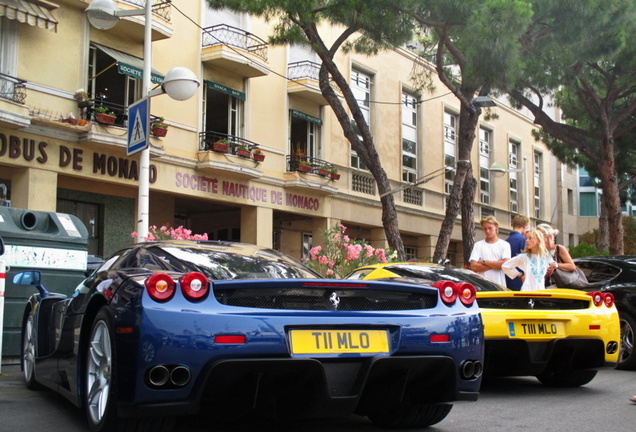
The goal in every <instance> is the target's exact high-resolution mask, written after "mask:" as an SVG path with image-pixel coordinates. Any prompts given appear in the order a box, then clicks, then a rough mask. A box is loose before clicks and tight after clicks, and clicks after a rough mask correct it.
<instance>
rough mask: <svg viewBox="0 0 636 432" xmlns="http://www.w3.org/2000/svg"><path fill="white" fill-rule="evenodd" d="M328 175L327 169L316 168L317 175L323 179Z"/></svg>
mask: <svg viewBox="0 0 636 432" xmlns="http://www.w3.org/2000/svg"><path fill="white" fill-rule="evenodd" d="M329 174H330V172H329V169H327V168H318V175H320V176H323V177H328V176H329Z"/></svg>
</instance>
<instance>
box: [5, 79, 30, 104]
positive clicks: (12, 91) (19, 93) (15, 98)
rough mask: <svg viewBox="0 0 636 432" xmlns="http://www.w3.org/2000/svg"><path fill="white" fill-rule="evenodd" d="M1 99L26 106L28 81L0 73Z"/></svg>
mask: <svg viewBox="0 0 636 432" xmlns="http://www.w3.org/2000/svg"><path fill="white" fill-rule="evenodd" d="M0 98H2V99H5V100H8V101H11V102H15V103H17V104H22V105H24V101H25V100H26V81H24V80H21V79H18V78H14V77H12V76H10V75H6V74H3V73H0Z"/></svg>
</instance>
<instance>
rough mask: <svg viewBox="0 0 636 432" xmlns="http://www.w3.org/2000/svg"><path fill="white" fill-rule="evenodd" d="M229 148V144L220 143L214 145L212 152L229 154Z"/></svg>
mask: <svg viewBox="0 0 636 432" xmlns="http://www.w3.org/2000/svg"><path fill="white" fill-rule="evenodd" d="M229 148H230V146H229V145H228V144H227V143H223V142H220V141H216V142H214V143H212V150H214V151H216V152H221V153H227V152H228V150H229Z"/></svg>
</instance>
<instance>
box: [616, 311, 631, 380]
mask: <svg viewBox="0 0 636 432" xmlns="http://www.w3.org/2000/svg"><path fill="white" fill-rule="evenodd" d="M619 316H620V322H621V351H620V354H619V355H618V364H617V365H616V369H626V370H632V369H636V350H634V344H635V343H636V342H635V341H634V334H635V333H636V321H635V320H634V318H632V317H631V316H630V315H627V314H626V313H619Z"/></svg>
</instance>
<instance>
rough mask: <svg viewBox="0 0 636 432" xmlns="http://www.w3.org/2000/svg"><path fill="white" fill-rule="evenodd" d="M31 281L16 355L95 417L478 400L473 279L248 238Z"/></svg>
mask: <svg viewBox="0 0 636 432" xmlns="http://www.w3.org/2000/svg"><path fill="white" fill-rule="evenodd" d="M14 283H16V284H19V285H26V286H31V287H36V288H37V291H38V292H37V293H35V294H33V295H32V296H31V297H30V299H29V300H28V303H27V305H26V308H25V310H24V324H23V336H22V341H23V342H22V368H23V371H24V378H25V381H26V385H27V386H28V387H29V388H36V387H41V386H45V387H48V388H50V389H53V390H54V391H56V392H59V393H60V394H62V395H63V396H65V397H66V398H67V399H69V400H70V401H71V402H72V403H73V404H75V405H77V406H78V407H83V408H84V409H85V411H86V413H87V418H88V422H89V424H90V426H91V428H92V429H93V430H95V431H114V430H126V431H128V430H130V431H137V430H157V431H159V430H160V431H166V430H170V429H171V428H172V425H174V424H175V419H176V418H177V417H178V416H183V415H196V414H201V413H207V414H222V415H221V416H220V417H222V418H224V419H231V418H241V417H242V416H245V415H248V414H249V415H255V416H258V415H267V416H272V415H275V416H280V417H284V416H288V417H292V416H296V417H298V416H303V417H326V416H334V415H350V414H354V413H355V414H358V415H363V416H368V417H369V418H370V419H371V420H372V421H373V422H374V423H375V424H377V425H380V426H384V427H390V428H413V427H425V426H427V425H432V424H435V423H437V422H439V421H441V420H442V419H444V418H445V417H446V415H447V414H448V413H449V411H450V410H451V407H452V403H453V402H454V401H458V400H470V401H474V400H477V397H478V394H479V386H480V383H481V372H482V370H483V368H482V361H483V350H484V342H483V328H482V321H481V315H480V313H479V309H478V307H477V305H476V303H475V302H474V300H475V289H474V287H472V286H471V285H470V284H455V283H452V282H447V283H439V284H436V285H437V286H422V285H414V284H410V283H406V282H405V283H387V282H377V281H349V280H334V279H320V278H318V276H317V275H316V274H315V273H313V272H312V271H311V270H309V269H308V268H306V267H305V266H304V265H303V264H302V263H300V262H299V261H296V260H294V259H292V258H290V257H287V256H285V255H282V254H280V253H278V252H276V251H273V250H270V249H263V248H260V247H257V246H253V245H247V244H240V243H228V242H207V241H158V242H148V243H140V244H136V245H133V246H130V247H129V248H127V249H124V250H121V251H120V252H118V253H116V254H115V255H114V256H113V257H111V258H110V259H108V260H107V261H105V262H104V264H103V265H102V266H101V267H100V268H98V269H97V270H96V271H95V272H93V274H92V275H91V276H89V277H88V278H87V279H86V280H84V281H83V282H82V283H81V284H80V285H79V286H78V287H77V288H76V289H75V292H74V293H73V294H72V295H71V296H70V297H67V296H64V295H60V294H55V293H49V292H48V291H47V290H46V289H45V288H44V286H43V285H42V281H41V280H40V274H39V272H37V271H27V272H22V273H19V274H17V275H16V276H15V280H14Z"/></svg>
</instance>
